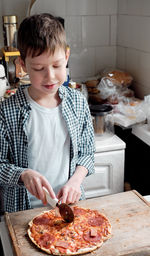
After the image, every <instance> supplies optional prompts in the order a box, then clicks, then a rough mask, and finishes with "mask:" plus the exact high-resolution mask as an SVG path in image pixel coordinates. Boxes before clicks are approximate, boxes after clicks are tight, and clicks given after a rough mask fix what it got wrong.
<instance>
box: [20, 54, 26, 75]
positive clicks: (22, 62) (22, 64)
mask: <svg viewBox="0 0 150 256" xmlns="http://www.w3.org/2000/svg"><path fill="white" fill-rule="evenodd" d="M18 61H19V63H20V65H21V67H22V69H23V71H24V72H25V73H27V70H26V65H25V62H24V61H23V60H22V59H21V57H18Z"/></svg>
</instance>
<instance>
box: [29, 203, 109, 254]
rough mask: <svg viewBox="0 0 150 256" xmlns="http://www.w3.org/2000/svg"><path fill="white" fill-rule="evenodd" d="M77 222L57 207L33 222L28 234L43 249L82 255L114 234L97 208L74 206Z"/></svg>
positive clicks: (51, 251) (55, 252) (106, 219)
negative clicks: (56, 209)
mask: <svg viewBox="0 0 150 256" xmlns="http://www.w3.org/2000/svg"><path fill="white" fill-rule="evenodd" d="M72 209H73V212H74V216H75V218H74V221H73V222H71V223H67V222H65V221H64V220H63V219H62V218H61V216H56V212H55V209H53V210H49V211H45V212H42V213H41V214H40V215H38V216H36V217H34V218H33V220H31V221H30V222H29V228H28V231H27V232H28V235H29V237H30V239H31V241H32V242H33V243H34V244H35V245H36V246H37V247H38V248H40V249H41V250H43V251H45V252H47V253H48V254H53V255H78V254H84V253H87V252H91V251H94V250H96V249H97V248H99V247H100V246H101V245H102V244H103V242H104V241H105V240H107V239H108V238H110V236H111V224H110V222H109V220H108V218H107V217H106V216H104V215H103V214H101V213H100V212H99V211H97V210H92V209H87V208H82V207H78V206H74V207H72Z"/></svg>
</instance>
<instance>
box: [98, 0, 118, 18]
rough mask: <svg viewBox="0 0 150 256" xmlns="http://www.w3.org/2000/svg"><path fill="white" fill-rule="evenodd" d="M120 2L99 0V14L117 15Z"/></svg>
mask: <svg viewBox="0 0 150 256" xmlns="http://www.w3.org/2000/svg"><path fill="white" fill-rule="evenodd" d="M117 6H118V0H97V14H101V15H106V14H107V15H109V14H117Z"/></svg>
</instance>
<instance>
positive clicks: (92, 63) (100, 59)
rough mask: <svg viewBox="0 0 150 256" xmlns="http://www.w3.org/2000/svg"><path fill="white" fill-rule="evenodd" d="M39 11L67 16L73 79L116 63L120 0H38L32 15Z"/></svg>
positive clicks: (89, 74)
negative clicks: (118, 0)
mask: <svg viewBox="0 0 150 256" xmlns="http://www.w3.org/2000/svg"><path fill="white" fill-rule="evenodd" d="M39 10H40V12H50V13H52V14H54V15H56V16H62V17H63V18H64V19H65V30H66V34H67V39H68V44H69V45H70V47H71V56H70V60H69V67H70V73H71V78H72V79H76V80H79V81H80V80H81V81H83V80H84V78H86V79H87V77H91V76H94V75H95V74H97V73H98V72H99V71H100V70H101V69H102V68H104V67H107V66H115V65H116V31H117V0H36V2H35V3H34V4H33V6H32V12H31V14H34V13H39Z"/></svg>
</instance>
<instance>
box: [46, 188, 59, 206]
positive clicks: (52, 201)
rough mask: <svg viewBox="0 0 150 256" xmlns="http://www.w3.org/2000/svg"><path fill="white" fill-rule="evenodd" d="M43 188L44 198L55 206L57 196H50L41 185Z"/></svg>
mask: <svg viewBox="0 0 150 256" xmlns="http://www.w3.org/2000/svg"><path fill="white" fill-rule="evenodd" d="M43 190H44V192H45V195H46V200H47V202H48V203H49V204H50V205H51V206H52V207H53V208H55V207H56V204H57V203H58V199H57V198H54V199H53V198H51V197H50V195H49V192H48V191H47V189H46V188H45V187H43Z"/></svg>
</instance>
